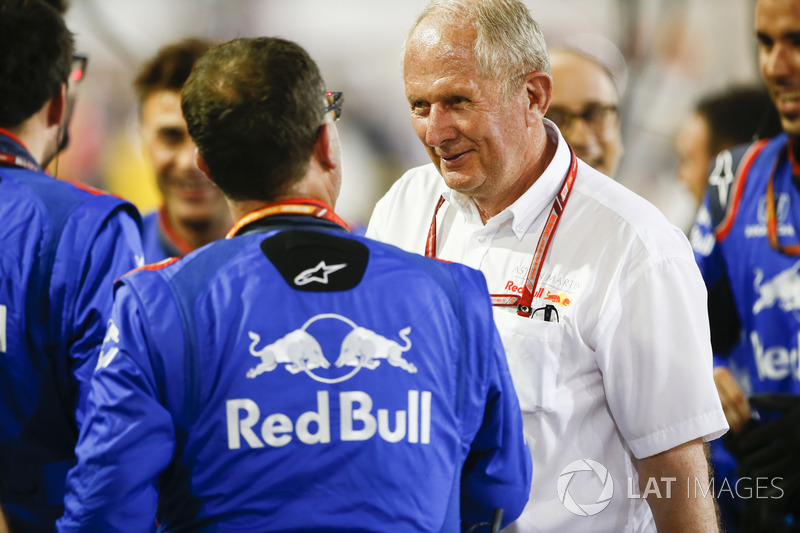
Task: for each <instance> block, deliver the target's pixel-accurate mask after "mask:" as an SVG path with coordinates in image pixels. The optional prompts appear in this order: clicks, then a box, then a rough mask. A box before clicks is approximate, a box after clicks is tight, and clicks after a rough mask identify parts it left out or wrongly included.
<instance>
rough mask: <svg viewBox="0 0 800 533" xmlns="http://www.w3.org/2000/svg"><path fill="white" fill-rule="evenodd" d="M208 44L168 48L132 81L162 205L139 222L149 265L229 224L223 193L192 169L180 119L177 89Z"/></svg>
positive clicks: (219, 233)
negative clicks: (141, 224)
mask: <svg viewBox="0 0 800 533" xmlns="http://www.w3.org/2000/svg"><path fill="white" fill-rule="evenodd" d="M211 44H212V43H211V42H209V41H204V40H202V39H195V38H189V39H184V40H182V41H179V42H177V43H173V44H169V45H167V46H165V47H163V48H161V50H159V51H158V53H157V54H156V55H155V56H154V57H153V58H152V59H150V61H148V62H147V63H145V65H144V66H143V67H142V69H141V70H140V72H139V74H138V75H137V76H136V80H135V81H134V88H135V89H136V93H137V95H138V96H139V120H140V125H139V132H140V134H141V137H142V147H143V149H144V152H145V154H146V156H147V158H146V159H147V161H148V163H149V164H150V165H151V166H152V168H153V173H154V174H155V177H156V184H157V185H158V190H159V192H160V193H161V195H162V198H163V202H164V203H163V205H162V206H161V207H160V208H159V209H157V210H155V211H153V212H151V213H148V214H146V215H145V216H144V219H143V221H142V222H143V233H142V240H143V243H144V253H145V260H146V261H147V262H148V263H155V262H157V261H161V260H162V259H166V258H168V257H180V256H183V255H185V254H187V253H189V252H191V251H192V250H194V249H196V248H199V247H201V246H203V245H204V244H208V243H209V242H211V241H215V240H217V239H222V238H224V237H225V234H226V233H227V232H228V230H230V228H231V226H232V225H233V220H232V219H231V214H230V210H229V209H228V204H227V203H226V202H225V197H224V196H223V195H222V192H221V191H220V190H219V189H218V188H217V187H216V185H214V182H213V181H211V180H209V179H208V178H207V177H206V176H205V175H204V174H203V173H202V172H201V171H200V169H199V168H197V165H196V164H195V145H194V142H193V141H192V138H191V137H190V136H189V131H188V130H187V129H186V122H185V121H184V119H183V115H182V114H181V88H182V87H183V84H184V83H185V82H186V78H188V77H189V73H190V72H191V70H192V65H194V63H195V61H197V60H198V59H199V58H200V56H202V55H203V54H204V53H205V52H206V50H208V49H209V48H210V47H211Z"/></svg>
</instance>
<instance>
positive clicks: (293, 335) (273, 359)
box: [247, 313, 417, 383]
mask: <svg viewBox="0 0 800 533" xmlns="http://www.w3.org/2000/svg"><path fill="white" fill-rule="evenodd" d="M320 320H338V321H341V322H343V323H345V324H346V325H347V326H349V327H350V328H351V331H350V332H349V333H348V334H347V335H346V336H345V337H344V339H343V341H342V344H341V347H340V349H339V355H338V357H337V358H336V362H335V366H336V368H342V367H345V366H351V367H353V370H352V371H350V372H349V373H347V374H345V375H343V376H338V377H335V378H328V377H324V376H320V375H318V374H317V373H315V372H314V370H316V369H319V368H322V369H328V368H330V367H331V364H330V362H329V360H328V359H327V358H326V357H325V355H324V354H323V350H322V347H321V346H320V344H319V342H317V340H316V339H315V338H314V337H313V336H312V335H311V334H310V333H309V332H308V328H309V327H310V326H311V325H312V324H314V323H315V322H317V321H320ZM410 334H411V327H406V328H403V329H401V330H400V331H399V332H398V337H399V338H400V339H401V340H402V341H403V344H402V345H401V344H400V343H399V342H397V341H395V340H392V339H389V338H387V337H384V336H383V335H381V334H380V333H376V332H374V331H372V330H370V329H367V328H364V327H361V326H359V325H357V324H356V323H354V322H353V321H352V320H350V319H349V318H347V317H344V316H342V315H338V314H335V313H325V314H320V315H316V316H314V317H312V318H310V319H309V320H308V321H306V323H305V324H303V326H302V327H301V328H300V329H296V330H294V331H291V332H289V333H287V334H286V335H284V336H283V337H281V338H279V339H277V340H275V341H274V342H272V343H269V344H267V345H266V346H263V347H262V348H258V349H257V346H258V345H259V343H260V342H261V336H260V335H259V334H258V333H255V332H253V331H250V332H248V335H249V337H250V339H251V343H250V355H252V356H253V357H258V358H259V359H261V362H260V363H258V365H256V366H255V367H253V368H251V369H250V370H248V371H247V377H248V378H255V377H257V376H259V375H261V374H263V373H264V372H272V371H273V370H275V369H276V368H277V367H278V365H281V364H282V365H284V368H285V369H286V370H287V371H288V372H290V373H292V374H297V373H299V372H305V373H306V374H307V375H308V376H309V377H310V378H311V379H313V380H315V381H319V382H321V383H338V382H341V381H345V380H347V379H350V378H351V377H353V376H354V375H355V374H356V373H358V372H359V371H360V370H361V369H362V368H367V369H369V370H375V369H376V368H377V367H378V366H379V365H380V364H381V362H382V361H386V362H387V363H388V364H389V365H390V366H393V367H397V368H400V369H403V370H405V371H406V372H408V373H411V374H414V373H416V372H417V367H416V365H414V364H413V363H410V362H409V361H408V360H407V359H406V358H405V355H404V354H405V353H406V352H408V350H410V349H411V340H410V339H409V335H410Z"/></svg>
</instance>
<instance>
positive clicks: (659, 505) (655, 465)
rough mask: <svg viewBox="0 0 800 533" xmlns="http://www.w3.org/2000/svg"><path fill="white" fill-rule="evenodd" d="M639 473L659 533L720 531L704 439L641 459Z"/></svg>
mask: <svg viewBox="0 0 800 533" xmlns="http://www.w3.org/2000/svg"><path fill="white" fill-rule="evenodd" d="M637 471H638V472H639V490H640V491H641V493H642V494H646V499H647V503H648V504H649V505H650V509H651V510H652V511H653V518H654V519H655V522H656V529H658V531H659V533H665V532H687V533H688V532H697V531H703V532H709V531H719V522H718V520H717V510H716V504H715V502H714V494H713V490H711V491H709V470H708V459H707V457H706V450H705V445H704V444H703V442H702V439H696V440H693V441H691V442H687V443H685V444H681V445H679V446H676V447H674V448H672V449H669V450H667V451H665V452H662V453H659V454H656V455H653V456H651V457H646V458H644V459H641V460H639V462H638V465H637ZM651 480H653V481H651ZM653 483H656V484H657V485H658V489H659V490H658V491H657V492H656V491H654V490H652V489H653V486H652V484H653ZM648 484H649V486H650V490H647V489H648ZM668 494H669V496H667V495H668ZM659 496H660V497H659Z"/></svg>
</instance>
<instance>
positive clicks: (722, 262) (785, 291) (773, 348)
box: [692, 134, 800, 394]
mask: <svg viewBox="0 0 800 533" xmlns="http://www.w3.org/2000/svg"><path fill="white" fill-rule="evenodd" d="M786 143H787V137H786V135H785V134H784V135H780V136H778V137H776V138H774V139H772V140H771V141H770V142H769V144H768V145H767V146H766V148H764V150H763V151H762V152H761V154H759V156H758V158H757V159H756V160H755V162H754V163H753V165H752V167H751V169H750V172H749V175H748V176H747V181H746V184H745V188H744V191H743V194H742V199H741V203H740V205H739V209H738V213H737V215H736V218H735V221H734V224H733V226H732V229H731V231H730V233H729V234H728V235H727V237H726V238H725V239H724V240H722V241H721V242H720V241H719V240H717V239H715V238H714V228H713V226H712V222H711V219H710V217H702V216H700V217H699V218H698V223H697V224H696V225H695V228H694V230H693V231H694V234H693V235H692V242H693V245H694V249H695V258H696V260H697V263H698V265H699V267H700V270H701V271H702V273H703V277H704V279H705V280H706V284H707V285H708V286H709V287H710V286H711V285H712V284H713V283H714V282H715V281H716V280H717V279H719V277H720V275H721V273H722V272H723V271H726V272H727V274H728V278H729V280H730V291H731V292H732V294H733V297H734V301H735V303H736V309H737V312H738V314H739V317H740V320H741V322H742V332H741V338H742V342H741V343H740V344H739V346H737V348H736V349H734V350H733V351H732V352H731V354H729V355H728V357H727V361H726V363H727V366H729V367H730V368H731V371H732V372H733V373H734V375H735V376H736V377H737V378H739V380H740V382H741V383H742V385H743V388H744V389H745V392H746V393H747V394H750V393H752V394H757V393H761V392H789V393H798V392H800V364H799V361H798V335H799V334H800V256H791V255H785V254H783V253H780V252H778V251H775V250H773V249H772V247H771V246H770V244H769V241H768V240H767V237H766V225H765V223H764V221H765V216H764V205H765V194H766V188H767V182H768V180H769V179H770V178H771V171H772V168H773V165H774V163H775V159H776V158H778V156H779V155H780V154H781V153H782V152H783V153H784V157H783V158H782V159H781V162H780V164H779V166H778V168H777V170H776V172H775V201H776V204H777V211H778V219H779V220H778V222H779V233H780V235H781V236H780V240H781V242H782V243H786V244H795V243H798V242H800V235H798V234H797V231H798V229H800V191H798V189H797V186H796V185H795V183H794V181H793V180H792V165H791V162H790V161H789V160H788V158H787V157H785V147H786ZM704 206H705V208H706V209H708V206H709V195H707V196H706V199H705V204H704ZM709 245H710V246H709Z"/></svg>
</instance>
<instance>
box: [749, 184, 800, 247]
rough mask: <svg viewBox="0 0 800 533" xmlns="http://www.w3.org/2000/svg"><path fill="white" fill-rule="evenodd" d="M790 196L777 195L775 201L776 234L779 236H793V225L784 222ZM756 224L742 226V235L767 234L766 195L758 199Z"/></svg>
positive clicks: (762, 235)
mask: <svg viewBox="0 0 800 533" xmlns="http://www.w3.org/2000/svg"><path fill="white" fill-rule="evenodd" d="M789 207H790V198H789V195H788V194H786V193H780V194H778V195H777V199H776V202H775V216H776V218H777V219H778V235H779V236H781V237H794V227H792V225H791V224H786V219H787V217H788V216H789ZM756 216H757V217H758V224H748V225H746V226H745V228H744V235H745V237H747V238H754V237H764V236H766V234H767V197H766V195H764V196H762V197H761V198H760V199H759V200H758V211H757V214H756Z"/></svg>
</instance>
